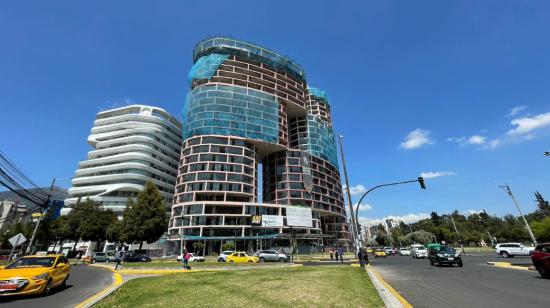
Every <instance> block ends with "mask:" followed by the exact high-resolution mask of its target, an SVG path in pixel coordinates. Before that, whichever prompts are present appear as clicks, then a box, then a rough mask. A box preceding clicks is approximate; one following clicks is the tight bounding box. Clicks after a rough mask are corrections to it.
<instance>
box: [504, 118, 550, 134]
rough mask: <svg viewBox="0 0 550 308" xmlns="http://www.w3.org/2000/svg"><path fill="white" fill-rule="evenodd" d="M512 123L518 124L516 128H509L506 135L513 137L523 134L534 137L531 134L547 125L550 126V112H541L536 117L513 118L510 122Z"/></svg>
mask: <svg viewBox="0 0 550 308" xmlns="http://www.w3.org/2000/svg"><path fill="white" fill-rule="evenodd" d="M510 123H511V124H512V125H514V126H516V127H515V128H513V129H511V130H509V131H508V132H507V133H506V135H507V136H511V137H518V136H520V137H521V136H523V137H527V138H532V137H533V136H530V134H531V133H532V132H533V131H535V130H537V129H539V128H543V127H546V126H550V112H547V113H541V114H538V115H536V116H534V117H524V118H517V119H513V120H512V121H511V122H510Z"/></svg>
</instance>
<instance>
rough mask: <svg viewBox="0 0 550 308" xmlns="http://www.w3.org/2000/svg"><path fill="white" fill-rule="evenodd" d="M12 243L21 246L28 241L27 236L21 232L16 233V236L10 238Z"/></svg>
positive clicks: (14, 245)
mask: <svg viewBox="0 0 550 308" xmlns="http://www.w3.org/2000/svg"><path fill="white" fill-rule="evenodd" d="M9 241H10V244H11V245H12V246H13V247H17V246H19V245H20V244H23V243H25V242H26V241H27V238H26V237H25V236H24V235H23V233H19V234H16V235H14V236H12V237H11V238H10V239H9Z"/></svg>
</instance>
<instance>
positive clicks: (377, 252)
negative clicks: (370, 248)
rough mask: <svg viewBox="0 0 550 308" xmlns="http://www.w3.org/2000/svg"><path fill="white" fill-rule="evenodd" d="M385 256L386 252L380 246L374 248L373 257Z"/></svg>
mask: <svg viewBox="0 0 550 308" xmlns="http://www.w3.org/2000/svg"><path fill="white" fill-rule="evenodd" d="M387 256H388V254H387V253H386V251H385V250H384V249H382V248H378V249H376V250H375V251H374V257H375V258H379V257H383V258H385V257H387Z"/></svg>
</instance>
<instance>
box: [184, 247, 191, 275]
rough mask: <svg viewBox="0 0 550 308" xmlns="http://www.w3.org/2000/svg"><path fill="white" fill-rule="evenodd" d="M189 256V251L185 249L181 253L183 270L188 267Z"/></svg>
mask: <svg viewBox="0 0 550 308" xmlns="http://www.w3.org/2000/svg"><path fill="white" fill-rule="evenodd" d="M190 257H191V255H190V254H189V252H188V251H187V249H186V250H185V253H184V254H183V268H184V269H185V270H188V269H189V258H190Z"/></svg>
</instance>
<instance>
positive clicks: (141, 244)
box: [139, 241, 143, 253]
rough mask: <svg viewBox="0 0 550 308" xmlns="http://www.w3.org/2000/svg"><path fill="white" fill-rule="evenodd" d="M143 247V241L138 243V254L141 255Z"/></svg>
mask: <svg viewBox="0 0 550 308" xmlns="http://www.w3.org/2000/svg"><path fill="white" fill-rule="evenodd" d="M142 246H143V241H140V242H139V252H140V253H141V247H142Z"/></svg>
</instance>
